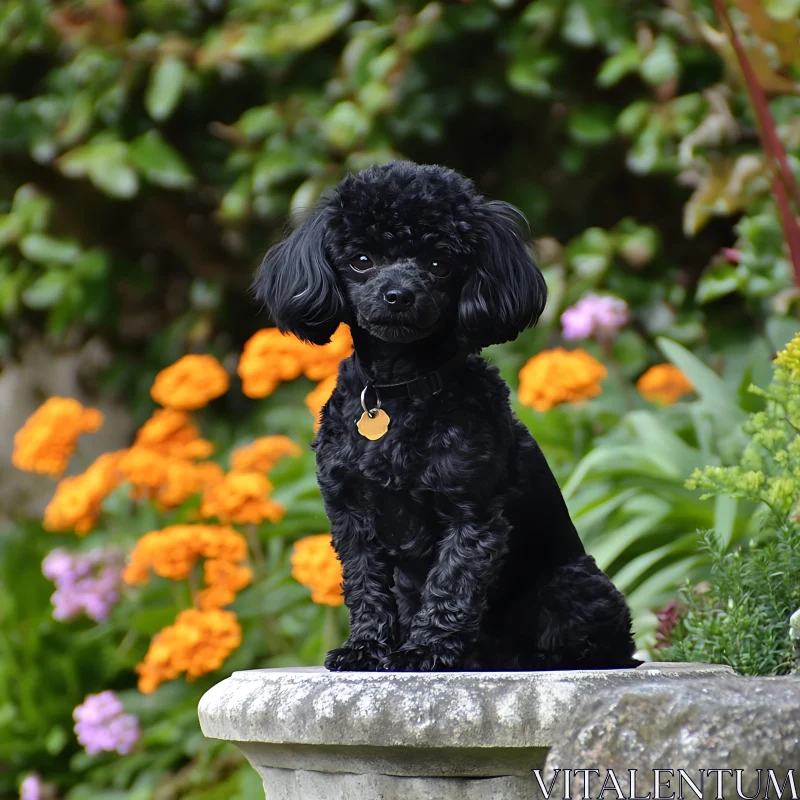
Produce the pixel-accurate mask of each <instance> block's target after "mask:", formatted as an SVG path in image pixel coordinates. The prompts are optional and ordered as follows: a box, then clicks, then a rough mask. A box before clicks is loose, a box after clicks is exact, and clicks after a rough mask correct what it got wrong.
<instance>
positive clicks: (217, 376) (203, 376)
mask: <svg viewBox="0 0 800 800" xmlns="http://www.w3.org/2000/svg"><path fill="white" fill-rule="evenodd" d="M229 385H230V380H229V378H228V373H227V372H225V368H224V367H223V366H222V364H220V363H219V361H217V359H216V358H214V356H210V355H189V356H184V357H183V358H180V359H178V360H177V361H176V362H175V363H174V364H173V365H172V366H169V367H167V368H166V369H162V370H161V372H159V373H158V375H156V379H155V381H154V383H153V387H152V388H151V389H150V395H151V397H152V398H153V400H155V401H156V403H158V404H159V405H162V406H164V407H165V408H172V409H175V410H178V411H193V410H194V409H197V408H203V406H206V405H208V403H209V402H210V401H211V400H214V399H215V398H217V397H219V396H220V395H223V394H225V392H227V391H228V386H229Z"/></svg>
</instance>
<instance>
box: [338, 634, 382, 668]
mask: <svg viewBox="0 0 800 800" xmlns="http://www.w3.org/2000/svg"><path fill="white" fill-rule="evenodd" d="M388 652H389V648H388V647H387V646H386V645H385V644H381V643H380V642H375V641H372V640H370V639H360V640H356V641H353V642H345V644H344V645H343V646H342V647H337V648H336V649H335V650H331V651H330V653H328V655H327V656H326V657H325V666H326V667H327V668H328V669H329V670H331V672H370V671H374V670H376V669H378V665H379V664H380V663H381V660H382V659H383V658H384V657H385V656H386V655H387V653H388Z"/></svg>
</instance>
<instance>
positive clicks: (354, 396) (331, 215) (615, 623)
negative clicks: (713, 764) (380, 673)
mask: <svg viewBox="0 0 800 800" xmlns="http://www.w3.org/2000/svg"><path fill="white" fill-rule="evenodd" d="M523 221H524V217H522V214H521V213H520V212H519V211H517V210H516V209H515V208H514V207H513V206H510V205H508V204H506V203H502V202H497V201H487V200H485V199H484V198H483V197H481V196H480V195H479V194H477V193H476V191H475V188H474V186H473V184H472V183H471V181H469V180H467V179H466V178H464V177H463V176H461V175H459V174H458V173H456V172H453V171H452V170H449V169H444V168H442V167H438V166H418V165H416V164H412V163H408V162H395V163H392V164H388V165H386V166H376V167H370V168H369V169H366V170H364V171H363V172H361V173H359V174H358V175H349V176H348V177H346V178H345V179H344V180H343V181H342V182H341V183H340V184H339V185H338V186H337V188H336V190H335V191H334V192H333V194H332V195H331V196H330V197H328V198H326V199H323V200H322V201H321V202H320V204H319V205H318V206H317V208H316V209H315V210H314V212H313V213H312V214H311V216H310V217H309V218H308V219H307V220H306V221H305V222H304V223H303V224H302V225H300V227H299V228H297V230H295V231H294V233H292V234H291V235H290V236H289V237H288V238H287V239H286V240H284V241H283V242H281V243H280V244H278V245H276V246H275V247H273V248H272V249H271V250H270V251H269V253H267V255H266V257H265V258H264V262H263V264H262V265H261V268H260V270H259V272H258V275H257V277H256V280H255V284H254V290H255V292H256V295H257V297H258V299H259V300H261V301H262V302H263V303H264V304H265V305H266V306H267V308H268V309H269V311H270V312H271V314H272V317H273V318H274V320H275V323H276V325H277V326H278V327H279V328H280V329H281V330H282V331H285V332H291V333H294V334H296V335H297V336H299V337H300V338H301V339H305V340H307V341H309V342H314V343H315V344H323V343H325V342H327V341H328V340H329V338H330V336H331V334H332V333H333V332H334V330H335V329H336V327H337V326H338V325H339V323H341V322H345V323H347V324H348V325H349V326H350V329H351V331H352V334H353V342H354V345H355V354H354V355H353V356H352V357H351V358H349V359H347V360H345V361H344V362H342V364H341V367H340V370H339V378H338V383H337V385H336V389H335V391H334V393H333V396H332V397H331V399H330V400H329V402H328V403H327V405H326V406H325V408H324V409H323V412H322V422H321V425H320V429H319V434H318V436H317V440H316V442H315V445H314V446H315V448H316V456H317V468H318V478H319V485H320V489H321V490H322V495H323V497H324V500H325V508H326V511H327V514H328V516H329V518H330V521H331V532H332V536H333V544H334V547H335V548H336V552H337V554H338V556H339V558H340V559H341V562H342V568H343V572H344V584H343V588H344V597H345V602H346V604H347V606H348V608H349V609H350V637H349V638H348V639H347V641H346V642H345V643H344V645H343V646H342V647H341V648H339V649H337V650H332V651H331V652H330V653H329V654H328V657H327V658H326V660H325V665H326V666H327V667H328V668H329V669H331V670H380V669H384V670H459V669H470V670H505V669H508V670H542V669H579V668H616V667H629V666H635V665H636V664H637V663H639V662H636V661H635V660H634V659H633V651H634V645H633V639H632V637H631V618H630V613H629V611H628V607H627V605H626V603H625V599H624V598H623V596H622V594H621V593H620V592H619V591H617V589H616V588H615V587H614V586H613V584H612V583H611V581H610V580H609V579H608V577H607V576H606V575H605V574H604V573H603V572H601V571H600V569H599V568H598V567H597V566H596V564H595V562H594V559H593V558H592V557H591V556H588V555H587V554H586V552H585V551H584V548H583V545H582V544H581V541H580V539H579V537H578V533H577V531H576V530H575V527H574V525H573V524H572V521H571V519H570V517H569V512H568V511H567V507H566V505H565V503H564V499H563V497H562V496H561V492H560V490H559V487H558V484H557V483H556V480H555V478H554V477H553V474H552V472H551V471H550V468H549V467H548V465H547V462H546V461H545V458H544V456H543V455H542V451H541V450H540V449H539V446H538V445H537V444H536V442H535V441H534V439H533V438H532V437H531V435H530V433H529V432H528V430H527V428H526V427H525V426H524V425H522V423H520V422H519V421H518V420H517V419H515V417H514V415H513V413H512V411H511V408H510V406H509V389H508V386H507V385H506V384H505V382H504V381H503V380H502V379H501V378H500V375H499V374H498V371H497V369H495V368H494V367H493V366H490V365H489V364H488V363H487V362H486V361H484V360H483V359H482V358H480V356H479V355H478V353H479V352H480V350H481V348H483V347H486V346H487V345H492V344H497V343H500V342H506V341H509V340H511V339H514V338H516V336H517V335H518V334H519V333H520V331H522V330H524V329H525V328H527V327H529V326H531V325H533V324H534V323H535V322H536V321H537V319H538V318H539V315H540V314H541V313H542V310H543V308H544V305H545V300H546V286H545V282H544V279H543V278H542V275H541V273H540V272H539V270H538V269H537V267H536V265H535V263H534V261H533V258H532V256H531V252H530V249H529V246H528V242H527V240H526V236H525V234H524V232H523V229H522V228H521V227H520V223H521V222H523Z"/></svg>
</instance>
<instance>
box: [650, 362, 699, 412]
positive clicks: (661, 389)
mask: <svg viewBox="0 0 800 800" xmlns="http://www.w3.org/2000/svg"><path fill="white" fill-rule="evenodd" d="M636 388H637V389H638V390H639V392H640V393H641V394H642V396H643V397H645V398H646V399H648V400H650V401H651V402H653V403H658V404H659V405H663V406H668V405H672V403H675V402H677V401H678V400H680V399H681V397H683V396H684V395H685V394H689V392H693V391H694V387H693V386H692V384H691V383H690V382H689V379H688V378H687V377H686V376H685V375H684V374H683V373H682V372H681V371H680V370H679V369H678V368H677V367H676V366H674V365H673V364H656V366H654V367H650V369H648V370H647V372H645V373H644V375H642V377H641V378H639V380H638V381H636Z"/></svg>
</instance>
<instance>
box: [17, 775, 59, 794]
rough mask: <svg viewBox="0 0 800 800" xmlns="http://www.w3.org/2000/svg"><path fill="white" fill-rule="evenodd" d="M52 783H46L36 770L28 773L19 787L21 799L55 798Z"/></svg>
mask: <svg viewBox="0 0 800 800" xmlns="http://www.w3.org/2000/svg"><path fill="white" fill-rule="evenodd" d="M55 796H56V790H55V786H53V784H52V783H45V782H44V781H43V780H42V779H41V778H40V777H39V776H38V775H37V774H36V773H35V772H32V773H31V774H30V775H28V776H27V777H26V778H25V780H24V781H22V784H21V785H20V787H19V800H55Z"/></svg>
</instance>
